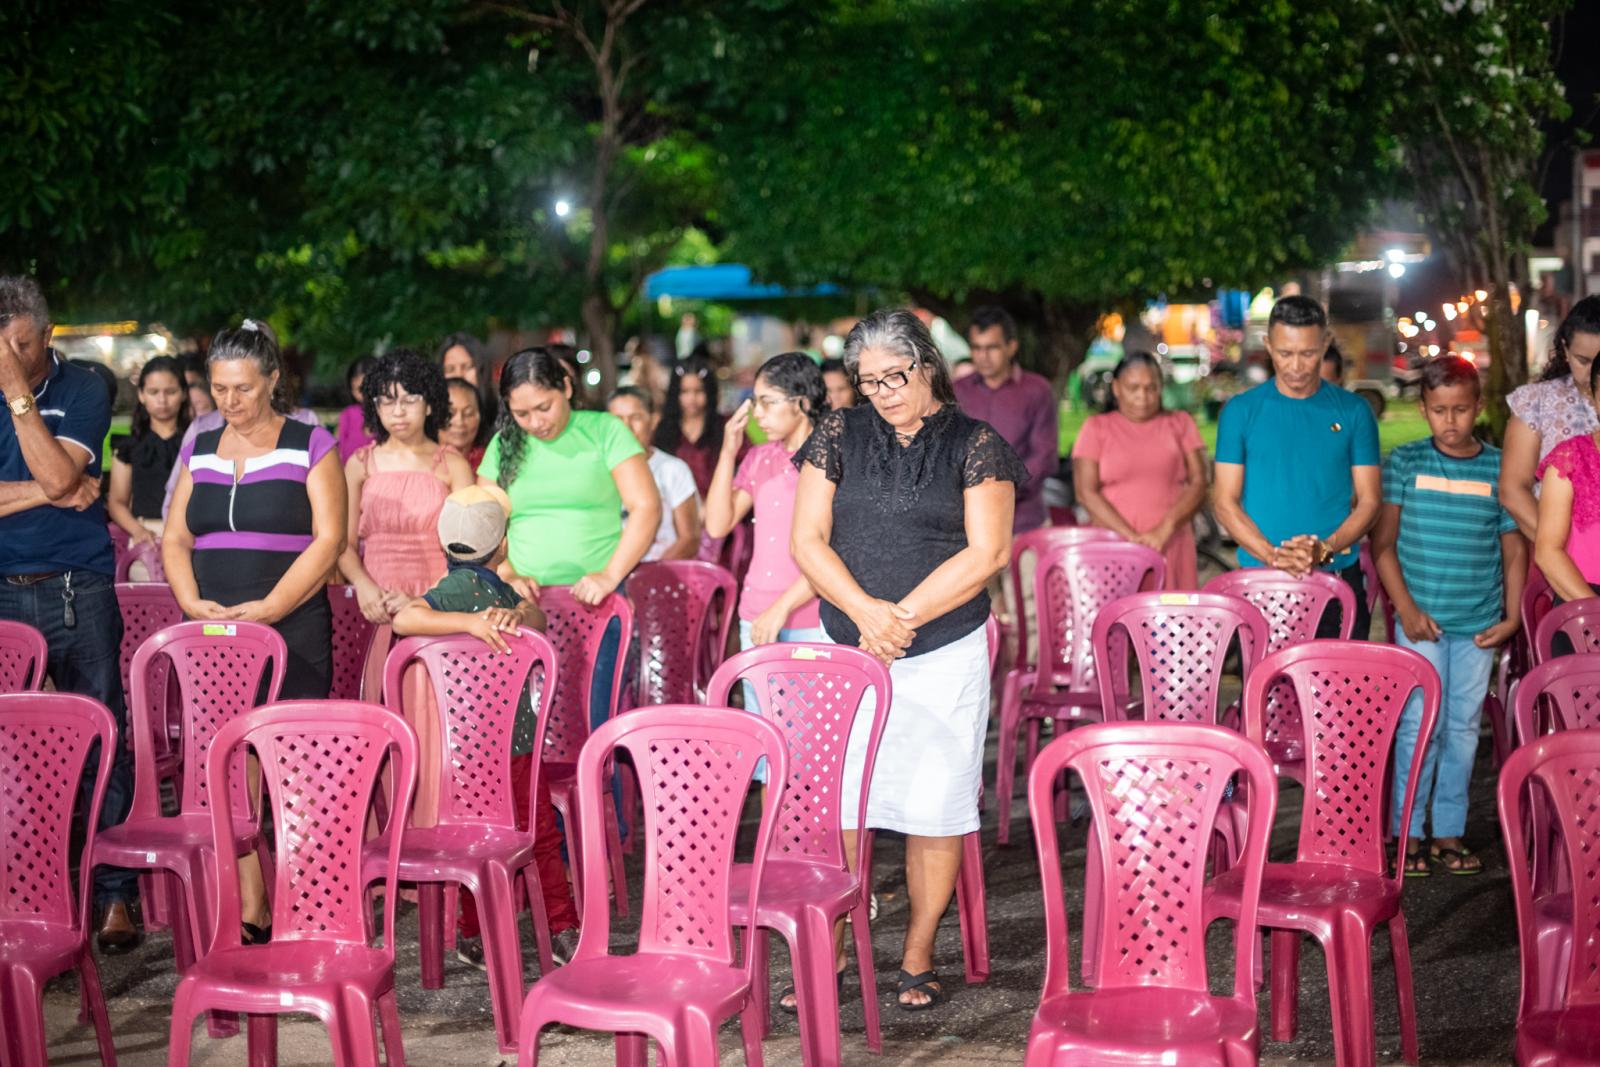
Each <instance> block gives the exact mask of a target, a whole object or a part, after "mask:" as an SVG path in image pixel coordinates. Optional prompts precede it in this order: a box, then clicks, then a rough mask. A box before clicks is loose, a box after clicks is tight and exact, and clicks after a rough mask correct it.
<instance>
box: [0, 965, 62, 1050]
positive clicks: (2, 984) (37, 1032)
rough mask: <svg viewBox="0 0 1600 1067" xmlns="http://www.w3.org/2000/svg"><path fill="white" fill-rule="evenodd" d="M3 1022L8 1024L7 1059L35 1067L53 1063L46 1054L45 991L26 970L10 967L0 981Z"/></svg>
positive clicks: (6, 1036) (0, 1006)
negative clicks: (35, 1066) (35, 1065)
mask: <svg viewBox="0 0 1600 1067" xmlns="http://www.w3.org/2000/svg"><path fill="white" fill-rule="evenodd" d="M0 1020H3V1021H4V1024H5V1025H4V1029H5V1048H6V1052H7V1056H6V1058H7V1060H9V1061H10V1062H11V1063H13V1064H18V1065H26V1067H33V1065H34V1064H41V1065H42V1064H46V1063H49V1062H50V1061H49V1059H48V1056H47V1053H46V1052H45V1048H46V1042H45V1029H44V990H43V988H42V986H41V985H40V983H39V982H38V980H37V979H36V978H35V977H34V976H33V975H32V974H31V973H29V972H28V971H27V970H26V969H25V968H22V967H9V968H7V969H6V971H5V973H4V976H3V978H0Z"/></svg>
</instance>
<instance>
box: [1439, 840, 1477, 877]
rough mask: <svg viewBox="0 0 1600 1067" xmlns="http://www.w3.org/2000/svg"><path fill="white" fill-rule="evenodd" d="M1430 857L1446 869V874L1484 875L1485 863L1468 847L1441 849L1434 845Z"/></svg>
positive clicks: (1462, 875)
mask: <svg viewBox="0 0 1600 1067" xmlns="http://www.w3.org/2000/svg"><path fill="white" fill-rule="evenodd" d="M1428 855H1429V856H1430V857H1431V858H1432V859H1433V862H1435V863H1437V864H1438V865H1439V866H1440V867H1442V868H1443V869H1444V873H1446V874H1454V875H1458V876H1461V877H1467V876H1469V875H1474V874H1482V873H1483V861H1482V860H1480V859H1479V858H1478V856H1477V853H1475V852H1473V851H1472V850H1471V849H1470V848H1468V847H1467V846H1466V845H1462V846H1461V847H1460V848H1440V847H1439V846H1438V845H1434V846H1433V848H1432V849H1430V850H1429V852H1428Z"/></svg>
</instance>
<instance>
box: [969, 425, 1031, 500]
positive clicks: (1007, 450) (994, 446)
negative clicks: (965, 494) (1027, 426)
mask: <svg viewBox="0 0 1600 1067" xmlns="http://www.w3.org/2000/svg"><path fill="white" fill-rule="evenodd" d="M990 480H998V481H1002V482H1015V483H1016V484H1017V485H1018V486H1021V485H1024V484H1026V483H1027V481H1028V468H1027V467H1026V466H1024V465H1023V462H1022V460H1021V459H1019V458H1017V454H1016V453H1015V452H1014V451H1012V449H1011V446H1010V445H1009V444H1007V443H1006V439H1005V438H1004V437H1001V436H1000V435H999V434H998V433H996V432H995V430H994V427H992V426H990V425H989V424H988V423H986V422H980V423H979V424H978V426H977V429H975V430H973V431H972V435H971V436H970V437H968V438H967V454H966V457H965V458H964V459H963V460H962V461H961V487H962V488H963V489H971V488H972V487H973V486H975V485H982V484H983V483H984V482H987V481H990Z"/></svg>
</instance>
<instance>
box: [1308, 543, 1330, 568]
mask: <svg viewBox="0 0 1600 1067" xmlns="http://www.w3.org/2000/svg"><path fill="white" fill-rule="evenodd" d="M1333 556H1334V551H1333V546H1332V545H1330V544H1328V542H1326V541H1324V540H1323V539H1322V538H1320V537H1319V538H1317V544H1316V548H1315V549H1313V550H1312V553H1311V565H1312V566H1313V567H1321V566H1324V565H1326V564H1328V563H1330V562H1332V561H1333Z"/></svg>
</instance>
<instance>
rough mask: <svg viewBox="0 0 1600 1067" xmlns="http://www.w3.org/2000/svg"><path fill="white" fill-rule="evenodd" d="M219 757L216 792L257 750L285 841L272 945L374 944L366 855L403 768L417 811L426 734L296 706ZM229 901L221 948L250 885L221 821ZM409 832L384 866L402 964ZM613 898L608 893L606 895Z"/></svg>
mask: <svg viewBox="0 0 1600 1067" xmlns="http://www.w3.org/2000/svg"><path fill="white" fill-rule="evenodd" d="M216 744H217V748H218V750H219V751H221V752H223V753H226V754H227V756H228V757H229V758H227V759H219V760H212V761H211V764H210V766H208V767H207V768H206V777H207V779H209V784H210V788H211V790H212V792H222V791H224V790H226V789H229V788H235V789H237V788H238V785H237V784H236V783H234V782H232V781H231V779H232V778H234V777H236V776H239V775H241V774H242V773H243V768H244V751H245V749H246V748H247V747H248V748H250V749H251V750H253V751H254V752H255V754H256V759H257V760H258V761H260V764H261V782H262V785H263V786H264V787H265V789H266V793H267V801H268V810H270V811H271V812H272V821H273V827H274V830H275V836H274V838H273V840H274V841H276V842H277V847H276V848H274V849H273V861H274V867H275V870H274V871H273V887H274V892H273V896H272V943H273V944H274V945H288V944H290V943H292V942H295V941H336V942H344V943H352V944H359V945H366V944H367V943H368V941H367V923H366V915H365V912H366V908H367V892H366V889H367V883H366V882H365V881H364V880H363V878H362V869H361V850H362V845H363V843H364V841H365V838H366V832H367V820H368V815H369V813H370V811H371V809H372V802H373V797H374V795H375V793H376V789H375V787H376V786H377V784H378V780H379V774H380V772H381V771H382V770H383V769H384V767H385V765H386V764H387V765H389V766H390V767H392V769H393V776H392V782H393V785H392V788H393V791H394V797H395V802H394V805H393V807H392V808H391V810H398V811H409V810H410V809H411V798H412V795H413V793H414V792H415V790H416V784H417V735H416V731H414V730H412V729H411V724H410V723H408V722H406V721H405V720H404V719H402V718H401V717H400V716H398V715H394V714H392V713H390V712H389V711H388V710H387V709H385V708H382V707H379V706H378V705H376V704H368V703H364V702H361V701H355V700H286V701H284V702H282V703H279V704H269V705H266V706H264V707H262V708H260V709H258V710H256V711H253V712H250V713H249V714H247V715H241V716H240V717H238V718H236V719H234V720H233V721H231V722H229V723H228V724H227V725H226V726H224V727H223V728H222V729H221V730H219V731H217V737H216ZM211 832H212V840H213V842H214V846H213V852H214V863H215V865H216V866H215V870H216V881H215V882H214V883H213V885H214V886H219V887H221V888H220V890H217V889H213V892H214V893H216V896H217V904H218V907H217V925H216V930H215V933H214V935H213V942H212V947H213V948H215V947H216V946H217V945H228V946H232V945H237V944H238V943H239V942H238V937H239V890H238V885H239V880H238V879H239V875H238V868H237V863H236V861H235V859H234V856H233V847H232V846H233V841H234V836H233V827H232V826H231V825H230V823H229V819H228V816H227V814H226V813H225V812H223V811H222V810H221V809H220V808H213V809H212V810H211ZM403 836H404V829H403V828H400V829H397V830H396V832H395V833H393V834H390V835H389V852H388V855H387V857H386V862H385V865H384V879H383V892H384V898H383V899H384V900H385V901H386V902H388V906H385V907H384V909H383V945H382V948H381V950H380V951H381V952H382V953H383V955H384V957H385V958H387V959H388V960H389V961H390V963H391V964H392V963H393V961H394V913H395V912H396V911H398V910H399V908H397V907H394V906H392V905H393V902H395V901H398V900H399V899H400V898H399V897H398V896H397V895H396V893H395V891H396V889H397V886H396V884H395V882H396V875H397V873H398V871H399V864H400V846H401V842H402V838H403ZM602 895H603V894H602Z"/></svg>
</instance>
